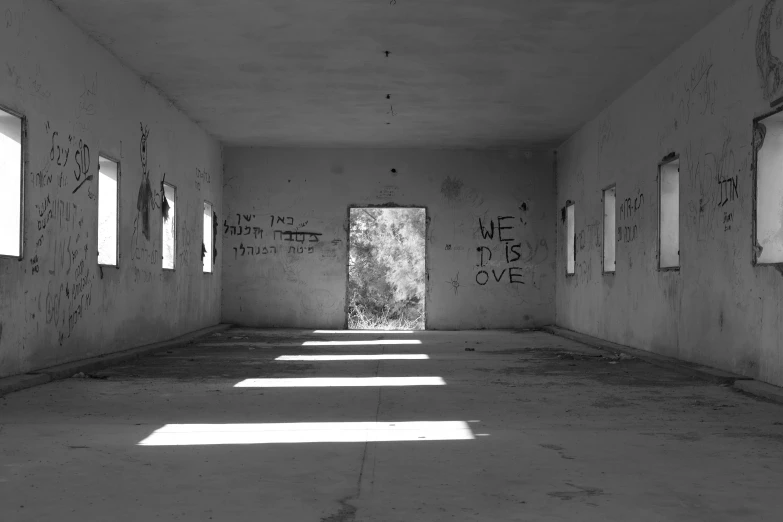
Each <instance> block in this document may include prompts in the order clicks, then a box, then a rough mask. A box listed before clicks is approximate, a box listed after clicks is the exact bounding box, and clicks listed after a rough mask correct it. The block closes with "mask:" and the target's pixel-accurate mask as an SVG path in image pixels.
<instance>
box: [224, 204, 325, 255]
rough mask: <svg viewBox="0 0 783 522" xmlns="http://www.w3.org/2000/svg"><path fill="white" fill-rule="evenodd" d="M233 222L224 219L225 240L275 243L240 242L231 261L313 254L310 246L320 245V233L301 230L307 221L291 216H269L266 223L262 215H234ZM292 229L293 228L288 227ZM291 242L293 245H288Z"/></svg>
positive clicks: (312, 247) (313, 248)
mask: <svg viewBox="0 0 783 522" xmlns="http://www.w3.org/2000/svg"><path fill="white" fill-rule="evenodd" d="M235 215H236V221H234V220H233V219H232V221H231V223H229V222H228V220H225V219H224V220H223V235H224V236H228V237H235V236H244V237H246V238H247V240H249V239H253V240H259V239H267V240H271V241H273V242H275V243H276V244H252V245H251V244H245V242H244V241H242V242H241V243H240V244H239V246H237V247H233V249H234V258H235V259H237V258H239V257H247V256H265V255H276V254H278V253H286V254H312V253H314V252H315V246H316V245H313V244H312V243H321V236H323V233H321V232H312V231H307V230H302V229H303V228H304V227H306V226H307V225H308V224H309V221H300V222H299V223H298V224H296V225H295V223H297V220H296V219H294V217H293V216H282V215H276V214H270V215H269V220H268V221H266V220H265V216H256V214H241V213H238V214H235ZM288 227H293V228H288ZM290 243H296V244H295V245H291V244H290Z"/></svg>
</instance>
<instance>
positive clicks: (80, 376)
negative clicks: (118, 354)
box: [71, 372, 109, 380]
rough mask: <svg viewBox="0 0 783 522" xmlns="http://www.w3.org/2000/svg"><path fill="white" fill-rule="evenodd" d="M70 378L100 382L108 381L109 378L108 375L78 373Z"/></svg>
mask: <svg viewBox="0 0 783 522" xmlns="http://www.w3.org/2000/svg"><path fill="white" fill-rule="evenodd" d="M71 378H72V379H101V380H105V379H108V378H109V376H108V375H95V374H93V373H84V372H79V373H75V374H73V375H72V376H71Z"/></svg>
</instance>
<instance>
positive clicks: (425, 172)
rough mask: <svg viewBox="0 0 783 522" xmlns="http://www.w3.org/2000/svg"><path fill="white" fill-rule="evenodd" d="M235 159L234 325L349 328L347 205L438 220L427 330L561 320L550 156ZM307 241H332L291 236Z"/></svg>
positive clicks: (408, 153) (230, 169) (230, 177)
mask: <svg viewBox="0 0 783 522" xmlns="http://www.w3.org/2000/svg"><path fill="white" fill-rule="evenodd" d="M225 154H226V158H225V179H226V183H225V187H224V206H225V209H226V214H227V216H225V218H226V219H225V221H223V220H222V219H221V231H222V233H223V234H224V249H223V251H224V256H225V265H224V266H225V270H224V273H223V278H224V279H223V288H224V292H223V319H224V321H230V322H235V323H240V324H243V325H252V326H286V327H303V328H315V327H322V328H342V327H343V326H344V325H345V322H346V312H345V299H346V278H347V252H348V245H347V242H348V232H347V230H348V207H349V205H378V204H384V203H396V204H399V205H412V206H425V207H426V208H427V212H428V218H429V220H430V222H429V226H428V234H427V263H428V271H429V279H428V283H427V301H426V307H427V327H428V328H433V329H471V328H521V327H530V326H537V325H542V324H546V323H548V322H551V321H552V320H553V318H554V243H555V241H554V233H555V216H554V207H555V202H554V197H553V196H554V176H553V172H552V154H551V152H550V153H537V154H530V153H525V152H520V151H483V152H478V151H476V152H474V151H449V150H342V149H332V150H312V149H301V150H297V149H254V148H235V149H232V148H229V149H227V150H226V153H225ZM392 169H396V172H392ZM498 217H508V219H503V220H501V224H502V226H504V227H512V228H508V229H504V230H502V231H501V232H498V231H497V227H498ZM479 219H481V221H482V225H483V226H484V227H485V229H487V232H489V231H490V230H492V229H491V227H492V226H494V227H495V229H494V230H495V231H494V234H493V236H492V239H490V238H486V239H485V238H483V235H482V233H481V231H480V228H479ZM296 230H298V231H302V232H314V233H316V234H321V235H320V236H311V235H309V234H307V235H301V236H297V235H295V234H284V232H286V231H296ZM278 231H279V232H278ZM501 234H502V237H501ZM297 239H299V240H301V241H304V242H303V243H299V242H297ZM501 239H503V240H511V241H507V243H508V244H509V245H519V246H517V247H515V248H514V251H518V253H519V257H518V259H517V256H516V255H514V254H513V253H512V254H511V255H510V256H509V260H510V262H507V261H506V256H505V243H504V242H502V241H501ZM480 247H484V248H485V249H484V250H482V252H479V251H478V250H477V249H478V248H480ZM490 250H491V252H492V254H491V255H492V259H491V260H490V259H489V256H490V254H489V251H490ZM482 253H483V255H484V264H485V266H479V265H481V257H480V254H482ZM493 270H494V272H493ZM510 274H513V276H511V277H510ZM496 278H497V279H498V280H496ZM510 279H511V280H513V282H511V280H510ZM477 280H478V282H477ZM479 283H481V284H479Z"/></svg>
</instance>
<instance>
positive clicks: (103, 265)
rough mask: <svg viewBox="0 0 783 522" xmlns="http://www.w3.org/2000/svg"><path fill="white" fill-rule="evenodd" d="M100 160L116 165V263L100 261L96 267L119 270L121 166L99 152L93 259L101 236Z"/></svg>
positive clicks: (111, 157) (108, 155) (96, 253)
mask: <svg viewBox="0 0 783 522" xmlns="http://www.w3.org/2000/svg"><path fill="white" fill-rule="evenodd" d="M101 158H103V159H106V160H109V161H111V162H113V163H114V164H115V165H117V222H116V223H115V225H116V229H117V230H116V232H115V234H116V235H115V237H116V238H117V241H116V243H117V244H116V245H115V247H116V249H117V250H116V252H117V261H116V263H115V264H113V265H107V264H105V263H101V262H100V261H98V266H100V267H105V268H119V267H120V259H122V254H121V253H120V244H121V242H120V230H121V229H122V227H120V221H121V216H122V207H121V205H122V198H121V197H120V180H121V179H122V164H121V162H120V161H119V160H116V159H114V156H112V155H110V154H104V153H102V152H100V151H99V152H98V220H97V221H98V222H97V223H96V225H95V229H96V234H95V237H96V238H98V241H97V244H98V246H97V248H96V250H95V258H96V261H97V260H98V259H99V256H98V254H99V250H98V249H99V248H100V242H101V241H100V240H101V235H100V222H101V211H100V208H101Z"/></svg>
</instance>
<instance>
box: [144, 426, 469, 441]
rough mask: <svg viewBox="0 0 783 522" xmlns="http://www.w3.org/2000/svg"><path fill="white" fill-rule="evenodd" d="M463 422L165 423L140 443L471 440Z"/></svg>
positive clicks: (467, 428)
mask: <svg viewBox="0 0 783 522" xmlns="http://www.w3.org/2000/svg"><path fill="white" fill-rule="evenodd" d="M473 438H474V436H473V432H472V431H471V429H470V427H469V426H468V424H467V423H466V422H463V421H432V422H426V421H425V422H301V423H270V424H167V425H165V426H163V427H162V428H160V429H159V430H156V431H155V432H154V433H153V434H152V435H150V436H149V437H147V438H146V439H144V440H142V441H141V442H139V444H138V445H139V446H196V445H215V444H297V443H313V442H399V441H427V440H430V441H431V440H472V439H473Z"/></svg>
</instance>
